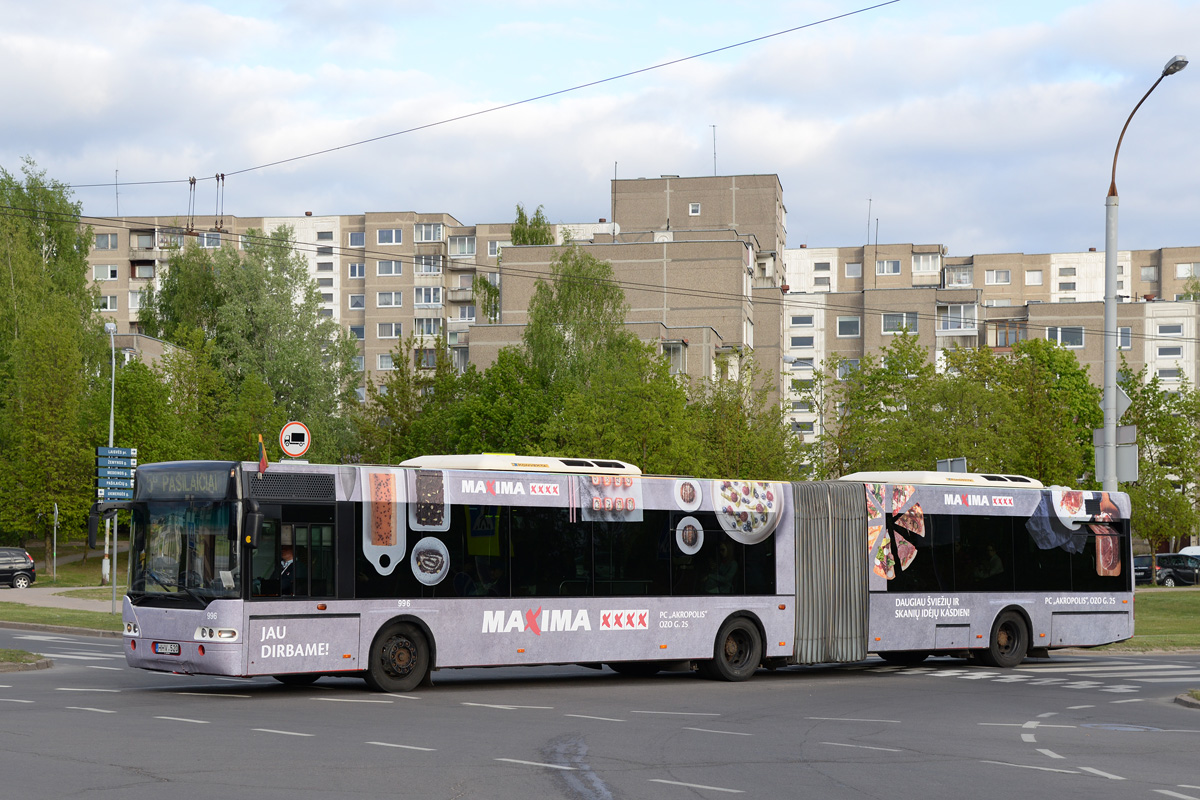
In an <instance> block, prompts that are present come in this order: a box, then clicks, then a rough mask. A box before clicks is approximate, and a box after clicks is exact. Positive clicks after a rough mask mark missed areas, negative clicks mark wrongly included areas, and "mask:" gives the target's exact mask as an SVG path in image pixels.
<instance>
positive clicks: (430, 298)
mask: <svg viewBox="0 0 1200 800" xmlns="http://www.w3.org/2000/svg"><path fill="white" fill-rule="evenodd" d="M413 298H414V300H413V302H415V303H416V305H417V308H432V307H437V306H440V305H441V304H442V287H440V286H418V287H417V288H415V289H413Z"/></svg>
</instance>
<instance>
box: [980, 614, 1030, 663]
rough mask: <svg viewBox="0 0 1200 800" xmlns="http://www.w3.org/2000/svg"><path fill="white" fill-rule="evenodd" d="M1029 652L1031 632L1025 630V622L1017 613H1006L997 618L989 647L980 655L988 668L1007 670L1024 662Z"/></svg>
mask: <svg viewBox="0 0 1200 800" xmlns="http://www.w3.org/2000/svg"><path fill="white" fill-rule="evenodd" d="M1028 651H1029V631H1028V630H1027V629H1026V628H1025V620H1023V619H1022V618H1021V615H1020V614H1018V613H1016V612H1015V611H1005V612H1004V613H1002V614H1001V615H1000V616H998V617H996V622H995V624H994V625H992V636H991V640H990V642H989V644H988V647H987V649H985V650H983V651H982V652H981V653H980V654H979V655H980V659H981V660H982V661H983V662H984V663H985V664H987V665H988V666H990V667H1002V668H1004V669H1007V668H1009V667H1015V666H1017V665H1018V664H1020V663H1021V662H1022V661H1024V660H1025V654H1026V653H1027V652H1028Z"/></svg>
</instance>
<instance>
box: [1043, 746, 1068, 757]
mask: <svg viewBox="0 0 1200 800" xmlns="http://www.w3.org/2000/svg"><path fill="white" fill-rule="evenodd" d="M1037 751H1038V752H1039V753H1041V754H1042V755H1044V756H1045V757H1046V758H1062V756H1060V755H1059V754H1058V753H1056V752H1054V751H1053V750H1047V749H1046V748H1044V747H1039V748H1038V749H1037Z"/></svg>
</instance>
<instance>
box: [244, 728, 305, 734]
mask: <svg viewBox="0 0 1200 800" xmlns="http://www.w3.org/2000/svg"><path fill="white" fill-rule="evenodd" d="M250 730H252V731H258V732H259V733H278V734H279V735H280V736H316V734H315V733H298V732H297V731H279V730H275V729H274V728H251V729H250Z"/></svg>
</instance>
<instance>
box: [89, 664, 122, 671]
mask: <svg viewBox="0 0 1200 800" xmlns="http://www.w3.org/2000/svg"><path fill="white" fill-rule="evenodd" d="M87 668H88V669H111V670H116V671H117V672H120V671H121V670H123V669H125V668H124V667H101V666H99V665H97V664H88V665H87Z"/></svg>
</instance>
